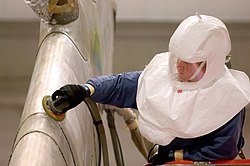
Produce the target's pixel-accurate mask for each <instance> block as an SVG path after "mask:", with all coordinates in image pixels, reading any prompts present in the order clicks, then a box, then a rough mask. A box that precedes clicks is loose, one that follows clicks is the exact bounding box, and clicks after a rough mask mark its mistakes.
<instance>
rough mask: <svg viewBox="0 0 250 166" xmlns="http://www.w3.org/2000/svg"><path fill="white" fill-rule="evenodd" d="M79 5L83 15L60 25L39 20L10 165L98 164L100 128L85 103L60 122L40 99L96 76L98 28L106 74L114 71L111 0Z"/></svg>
mask: <svg viewBox="0 0 250 166" xmlns="http://www.w3.org/2000/svg"><path fill="white" fill-rule="evenodd" d="M29 2H31V0H29ZM32 2H34V4H32V3H31V4H30V6H32V5H35V3H38V2H42V3H40V4H39V5H43V6H44V5H45V6H46V5H47V6H48V1H39V0H33V1H32ZM78 6H79V18H78V19H77V20H75V21H73V22H71V23H70V24H66V25H63V26H62V25H53V24H49V23H48V22H46V21H41V25H40V40H39V49H38V52H37V58H36V63H35V67H34V70H33V74H32V78H31V81H30V86H29V90H28V94H27V97H26V101H25V104H24V109H23V114H22V117H21V120H20V125H19V129H18V132H17V135H16V138H15V141H14V144H13V149H12V154H11V156H10V160H9V165H10V166H17V165H25V166H44V165H47V166H54V165H60V166H90V165H97V164H98V160H99V158H98V154H99V153H100V152H99V147H98V146H99V145H98V144H97V140H98V139H97V133H96V130H95V126H94V125H93V121H92V117H91V114H90V113H89V111H88V107H87V106H86V104H84V103H82V104H80V105H79V106H77V107H76V108H74V109H72V110H71V111H69V112H68V113H67V115H66V117H65V119H64V121H62V122H56V121H54V120H53V119H51V118H50V117H49V116H48V115H47V114H46V113H45V112H44V110H43V107H42V98H43V97H44V96H46V95H51V94H52V93H53V92H54V91H55V90H57V89H58V88H59V87H61V86H63V85H65V84H69V83H76V84H78V83H84V82H86V81H87V79H88V78H90V77H93V76H94V75H96V73H95V72H94V71H95V70H94V69H95V67H96V66H95V64H94V63H92V62H93V52H94V50H93V49H94V40H95V38H94V36H95V32H96V33H98V36H99V38H100V47H101V50H103V52H102V54H101V56H102V58H101V60H102V62H101V64H102V65H103V67H102V69H103V71H102V73H103V74H111V70H112V54H113V42H114V41H113V40H114V20H113V19H114V16H113V14H114V11H113V10H114V6H113V1H111V0H101V1H97V2H96V3H93V2H92V1H89V0H81V1H79V2H78ZM40 7H41V6H40ZM41 9H42V10H43V9H44V8H41ZM44 10H45V9H44ZM41 13H43V12H41ZM47 13H48V12H47ZM48 16H49V15H48ZM45 17H46V15H45ZM41 18H43V17H41ZM94 30H96V31H94Z"/></svg>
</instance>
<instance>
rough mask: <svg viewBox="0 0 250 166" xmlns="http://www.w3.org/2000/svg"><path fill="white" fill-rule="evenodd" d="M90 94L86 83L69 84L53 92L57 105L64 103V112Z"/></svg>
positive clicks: (53, 98) (55, 104)
mask: <svg viewBox="0 0 250 166" xmlns="http://www.w3.org/2000/svg"><path fill="white" fill-rule="evenodd" d="M88 96H90V91H89V89H88V87H87V86H86V85H75V84H69V85H65V86H63V87H61V88H60V89H59V90H56V91H55V92H54V93H53V94H52V100H53V102H54V106H55V107H59V106H60V105H63V106H64V108H63V109H62V113H65V112H67V111H68V110H69V109H71V108H74V107H75V106H77V105H78V104H80V103H81V102H82V101H83V100H84V99H85V98H86V97H88Z"/></svg>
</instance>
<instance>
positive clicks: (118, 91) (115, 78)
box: [86, 72, 141, 109]
mask: <svg viewBox="0 0 250 166" xmlns="http://www.w3.org/2000/svg"><path fill="white" fill-rule="evenodd" d="M140 74H141V72H126V73H120V74H116V75H109V76H98V77H94V78H91V79H89V80H88V81H87V82H86V83H87V84H90V85H92V86H93V87H94V88H95V92H94V94H93V95H92V96H91V99H92V100H94V101H95V102H98V103H102V104H110V105H114V106H117V107H120V108H135V109H137V105H136V93H137V84H138V79H139V76H140Z"/></svg>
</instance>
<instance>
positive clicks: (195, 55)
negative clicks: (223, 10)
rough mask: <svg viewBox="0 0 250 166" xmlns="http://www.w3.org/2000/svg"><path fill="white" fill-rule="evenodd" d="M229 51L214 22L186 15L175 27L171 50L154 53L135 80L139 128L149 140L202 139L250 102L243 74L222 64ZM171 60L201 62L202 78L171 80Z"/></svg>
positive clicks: (227, 41)
mask: <svg viewBox="0 0 250 166" xmlns="http://www.w3.org/2000/svg"><path fill="white" fill-rule="evenodd" d="M230 49H231V44H230V38H229V35H228V31H227V29H226V27H225V25H224V24H223V23H222V22H221V21H220V20H218V19H217V18H214V17H211V16H204V15H202V16H201V18H199V17H198V16H191V17H189V18H187V19H186V20H184V21H183V22H182V23H181V24H180V25H179V27H178V28H177V30H176V31H175V33H174V34H173V36H172V38H171V40H170V44H169V51H170V52H167V53H162V54H158V55H156V56H155V57H154V58H153V59H152V61H151V62H150V63H149V65H148V66H147V67H146V68H145V69H144V71H143V72H142V74H141V76H140V78H139V83H138V91H137V106H138V110H139V127H140V131H141V133H142V134H143V135H144V136H145V137H146V138H147V139H148V140H150V141H151V142H153V143H157V144H160V145H167V144H169V143H170V142H171V141H172V140H173V139H174V138H175V137H180V138H194V137H198V136H202V135H205V134H207V133H210V132H212V131H214V130H216V129H218V128H219V127H221V126H222V125H224V124H225V123H226V122H228V121H229V120H230V119H231V118H232V117H234V116H235V115H236V114H237V113H238V112H239V111H240V110H241V109H242V108H243V107H245V106H246V105H247V104H248V103H249V101H250V84H249V79H248V77H247V75H246V74H245V73H243V72H240V71H235V70H228V69H227V67H226V66H225V65H224V63H225V57H226V55H227V54H228V53H229V52H230ZM174 58H178V59H181V60H184V61H187V62H190V63H195V62H201V61H206V65H207V66H206V67H207V68H206V72H205V75H204V76H203V77H202V79H201V80H199V81H198V82H195V83H189V82H187V83H183V82H178V81H177V80H175V79H173V72H172V67H173V63H174V62H173V59H174Z"/></svg>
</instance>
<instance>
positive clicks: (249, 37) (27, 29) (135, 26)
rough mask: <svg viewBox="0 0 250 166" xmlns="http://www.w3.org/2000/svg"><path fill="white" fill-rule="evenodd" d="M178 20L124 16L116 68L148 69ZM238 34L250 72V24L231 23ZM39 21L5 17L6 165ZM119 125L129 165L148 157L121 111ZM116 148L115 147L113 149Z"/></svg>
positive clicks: (237, 49) (1, 45)
mask: <svg viewBox="0 0 250 166" xmlns="http://www.w3.org/2000/svg"><path fill="white" fill-rule="evenodd" d="M176 26H177V23H175V22H169V23H163V22H154V23H149V22H139V23H138V22H137V23H136V22H134V23H133V22H118V23H117V27H116V36H115V40H116V43H115V51H114V61H113V73H119V72H124V71H133V70H142V69H143V68H144V66H145V65H146V64H147V63H148V62H149V61H150V59H151V58H152V57H153V56H154V55H155V54H156V53H159V52H164V51H167V48H168V41H169V38H170V36H171V35H172V33H173V32H174V30H175V28H176ZM227 26H228V29H229V32H230V34H231V40H232V52H231V54H232V66H233V68H236V69H239V70H243V71H245V72H246V73H247V74H248V75H250V67H249V65H248V64H249V60H250V57H249V56H248V55H249V48H250V24H249V23H228V24H227ZM38 37H39V22H37V21H29V22H25V21H20V22H16V21H14V22H0V165H6V164H7V161H8V158H9V155H10V152H11V146H12V143H13V140H14V136H15V134H16V131H17V127H18V125H19V119H20V117H21V113H22V109H23V105H24V101H25V97H26V93H27V90H28V86H29V81H30V78H31V74H32V70H33V67H34V63H35V58H36V51H37V47H38ZM116 123H117V127H118V130H119V135H120V138H121V143H122V147H123V149H124V153H123V154H124V158H125V162H126V165H142V164H144V163H145V160H144V159H143V158H142V156H141V155H140V154H139V153H138V152H137V150H136V149H135V147H134V145H133V144H132V142H131V140H130V137H129V132H128V130H127V129H126V127H125V125H124V122H123V121H122V119H120V117H117V121H116ZM249 128H250V116H248V117H247V120H246V125H245V129H244V131H245V133H244V135H245V137H246V146H245V152H246V154H247V156H248V157H250V145H249V144H250V143H249V142H250V133H249V132H248V131H249ZM110 151H111V150H110Z"/></svg>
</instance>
